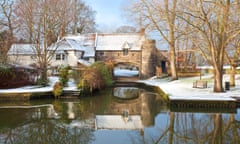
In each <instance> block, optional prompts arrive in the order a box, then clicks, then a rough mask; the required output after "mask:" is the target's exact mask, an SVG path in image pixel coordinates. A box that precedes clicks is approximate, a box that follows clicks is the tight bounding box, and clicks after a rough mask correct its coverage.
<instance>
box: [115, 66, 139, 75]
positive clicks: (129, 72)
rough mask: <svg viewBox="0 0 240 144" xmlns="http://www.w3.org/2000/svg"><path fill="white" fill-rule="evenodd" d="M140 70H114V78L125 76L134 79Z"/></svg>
mask: <svg viewBox="0 0 240 144" xmlns="http://www.w3.org/2000/svg"><path fill="white" fill-rule="evenodd" d="M137 75H138V70H128V69H118V68H115V69H114V76H125V77H132V76H137Z"/></svg>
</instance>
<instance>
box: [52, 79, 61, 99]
mask: <svg viewBox="0 0 240 144" xmlns="http://www.w3.org/2000/svg"><path fill="white" fill-rule="evenodd" d="M62 92H63V85H62V83H61V82H56V83H55V84H54V86H53V91H52V93H53V95H54V97H55V98H58V97H59V96H60V95H62Z"/></svg>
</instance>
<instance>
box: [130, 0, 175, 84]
mask: <svg viewBox="0 0 240 144" xmlns="http://www.w3.org/2000/svg"><path fill="white" fill-rule="evenodd" d="M177 4H178V1H177V0H171V1H170V0H160V1H159V0H139V1H137V2H136V3H134V4H132V5H131V8H129V10H130V12H132V13H135V15H133V16H137V17H139V19H138V21H139V25H140V27H141V28H142V27H145V28H147V29H149V30H157V31H158V33H159V34H160V35H161V37H162V38H163V39H164V40H165V41H166V42H167V44H168V46H169V54H170V68H171V75H172V80H176V79H178V75H177V69H176V48H175V47H176V46H175V45H176V39H177V29H176V24H177V21H176V19H177V17H176V12H177Z"/></svg>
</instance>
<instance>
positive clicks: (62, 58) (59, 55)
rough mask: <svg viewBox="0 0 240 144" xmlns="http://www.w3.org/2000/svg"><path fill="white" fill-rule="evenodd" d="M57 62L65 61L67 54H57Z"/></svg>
mask: <svg viewBox="0 0 240 144" xmlns="http://www.w3.org/2000/svg"><path fill="white" fill-rule="evenodd" d="M56 60H65V54H56Z"/></svg>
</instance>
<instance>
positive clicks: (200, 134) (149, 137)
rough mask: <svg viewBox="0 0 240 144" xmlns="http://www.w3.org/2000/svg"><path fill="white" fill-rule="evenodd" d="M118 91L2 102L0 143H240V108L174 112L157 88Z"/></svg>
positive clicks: (0, 109)
mask: <svg viewBox="0 0 240 144" xmlns="http://www.w3.org/2000/svg"><path fill="white" fill-rule="evenodd" d="M124 89H126V88H124ZM113 91H114V89H109V90H106V91H102V92H101V93H100V94H97V95H96V96H93V97H86V98H80V99H74V100H61V99H59V100H41V101H31V102H29V103H23V104H19V105H21V106H14V104H7V103H1V104H0V113H1V119H0V143H9V144H11V143H14V144H15V143H48V144H55V143H56V144H59V143H60V144H61V143H64V144H65V143H68V144H78V143H93V144H95V143H96V144H99V143H100V144H101V143H114V144H116V143H120V144H122V143H140V144H141V143H147V144H152V143H158V144H162V143H169V144H175V143H186V144H187V143H189V144H190V143H201V144H205V143H217V144H225V143H240V138H239V137H240V110H239V109H238V110H235V111H234V112H235V113H227V112H225V111H224V113H223V112H222V113H221V112H216V111H213V112H211V110H209V111H208V112H202V111H201V112H199V111H198V112H194V111H192V110H191V111H187V110H184V111H183V112H180V111H179V112H178V111H176V110H175V112H173V111H170V109H169V108H168V107H167V105H166V104H165V103H164V102H163V100H162V98H161V96H159V95H157V94H155V93H152V92H149V91H146V90H142V89H138V90H134V91H138V93H139V95H138V96H137V98H134V99H129V100H126V99H116V98H115V97H114V92H113ZM134 93H135V92H134ZM124 94H126V93H124ZM9 105H10V106H9ZM6 106H9V107H6ZM98 118H99V119H98ZM124 118H128V120H127V121H124ZM97 119H98V120H102V122H101V126H102V127H100V126H97V125H96V124H97ZM134 122H135V123H134ZM134 124H139V125H134ZM137 126H141V127H139V128H138V127H137ZM103 129H104V130H103Z"/></svg>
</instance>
